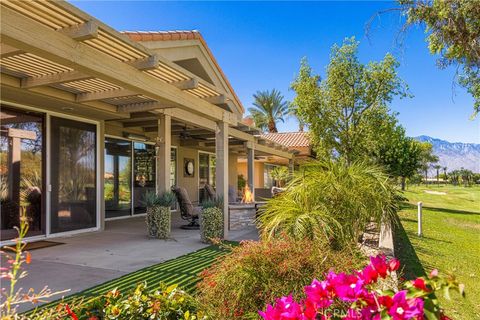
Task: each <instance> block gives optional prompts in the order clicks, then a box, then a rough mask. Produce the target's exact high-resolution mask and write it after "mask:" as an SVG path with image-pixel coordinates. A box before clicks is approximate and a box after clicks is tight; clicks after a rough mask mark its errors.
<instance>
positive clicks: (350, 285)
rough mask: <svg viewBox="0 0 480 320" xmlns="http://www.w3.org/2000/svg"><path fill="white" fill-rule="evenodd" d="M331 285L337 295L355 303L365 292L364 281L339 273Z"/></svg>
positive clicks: (331, 281)
mask: <svg viewBox="0 0 480 320" xmlns="http://www.w3.org/2000/svg"><path fill="white" fill-rule="evenodd" d="M330 285H332V287H333V288H334V290H335V294H336V295H337V296H338V297H339V298H340V299H342V300H344V301H355V299H356V298H357V297H358V296H360V295H361V294H362V293H363V292H364V291H365V289H364V286H363V285H364V281H363V280H362V279H360V278H359V277H357V276H356V275H353V274H351V275H347V274H345V273H339V274H337V275H336V277H332V279H331V280H330Z"/></svg>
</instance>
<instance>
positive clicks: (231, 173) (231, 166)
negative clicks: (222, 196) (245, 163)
mask: <svg viewBox="0 0 480 320" xmlns="http://www.w3.org/2000/svg"><path fill="white" fill-rule="evenodd" d="M237 163H238V160H237V155H236V154H233V153H230V154H229V155H228V189H229V192H230V189H231V193H230V194H229V197H232V196H235V197H236V195H237V192H238V173H237ZM235 200H236V199H228V201H229V202H234V201H235Z"/></svg>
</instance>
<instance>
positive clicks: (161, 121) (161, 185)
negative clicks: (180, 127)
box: [157, 114, 172, 194]
mask: <svg viewBox="0 0 480 320" xmlns="http://www.w3.org/2000/svg"><path fill="white" fill-rule="evenodd" d="M171 123H172V119H171V116H170V115H169V114H161V115H160V117H159V118H158V138H157V140H158V141H157V194H160V193H161V192H165V191H168V190H170V163H171V159H170V153H171V149H172V136H171Z"/></svg>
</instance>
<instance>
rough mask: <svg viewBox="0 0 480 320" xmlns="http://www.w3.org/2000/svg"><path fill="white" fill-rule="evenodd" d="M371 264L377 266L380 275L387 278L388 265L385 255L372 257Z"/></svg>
mask: <svg viewBox="0 0 480 320" xmlns="http://www.w3.org/2000/svg"><path fill="white" fill-rule="evenodd" d="M370 264H371V265H372V267H373V268H375V270H376V271H377V272H378V274H379V275H380V277H382V278H385V277H386V276H387V271H388V265H387V258H386V257H385V255H380V256H376V257H370Z"/></svg>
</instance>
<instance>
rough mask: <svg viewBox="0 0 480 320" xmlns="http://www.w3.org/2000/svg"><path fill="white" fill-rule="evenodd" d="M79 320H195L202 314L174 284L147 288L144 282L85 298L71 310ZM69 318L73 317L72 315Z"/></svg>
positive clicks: (188, 296)
mask: <svg viewBox="0 0 480 320" xmlns="http://www.w3.org/2000/svg"><path fill="white" fill-rule="evenodd" d="M72 314H75V316H76V317H78V318H79V319H98V320H100V319H118V320H127V319H128V320H130V319H132V320H133V319H151V320H157V319H158V320H160V319H161V320H170V319H171V320H177V319H185V320H198V319H206V316H205V315H204V314H203V313H202V312H201V311H198V304H197V302H196V301H195V299H194V298H193V297H192V296H190V295H189V294H187V293H186V292H184V291H182V290H180V289H178V288H177V286H176V285H172V286H169V287H166V286H165V285H161V286H160V289H158V290H154V291H150V290H149V288H148V287H147V283H146V282H144V283H142V284H139V285H138V286H137V287H136V288H135V289H133V290H131V291H127V292H126V293H124V294H123V293H121V292H119V291H118V290H116V289H115V290H112V291H110V292H108V293H106V294H105V295H102V296H100V297H96V298H93V299H91V300H90V301H87V302H86V303H84V304H83V305H81V306H80V307H78V308H75V309H73V311H72ZM72 318H74V317H73V316H72Z"/></svg>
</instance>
